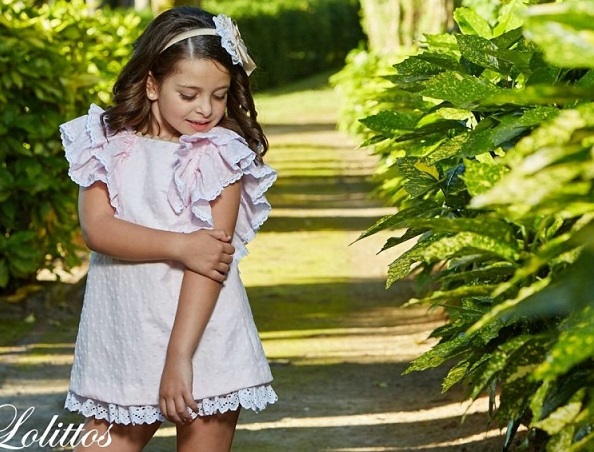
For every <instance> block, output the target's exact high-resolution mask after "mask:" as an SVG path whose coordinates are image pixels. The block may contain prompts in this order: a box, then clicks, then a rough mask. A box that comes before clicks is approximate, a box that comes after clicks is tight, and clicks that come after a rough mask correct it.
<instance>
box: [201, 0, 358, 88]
mask: <svg viewBox="0 0 594 452" xmlns="http://www.w3.org/2000/svg"><path fill="white" fill-rule="evenodd" d="M203 7H204V8H205V9H207V10H208V11H211V12H213V13H219V12H222V13H223V14H226V15H228V16H230V17H232V18H233V19H234V20H236V21H237V22H238V24H239V29H240V30H241V34H242V37H243V39H244V41H245V42H246V44H247V45H248V48H249V50H250V53H251V54H252V55H253V57H254V60H255V61H256V64H257V65H258V66H259V69H258V70H257V71H256V72H254V74H253V78H254V79H253V82H254V84H255V86H256V88H257V89H258V90H264V89H267V88H272V87H277V86H280V85H282V84H285V83H288V82H291V81H294V80H299V79H302V78H304V77H306V76H308V75H313V74H317V73H320V72H323V71H327V70H329V69H334V68H337V67H342V66H343V65H344V60H345V57H346V55H347V54H348V53H349V51H350V50H351V49H353V48H356V47H357V46H358V45H359V43H360V42H361V41H362V40H364V38H365V36H364V34H363V31H362V28H361V24H360V19H359V8H360V6H359V2H358V1H355V0H275V1H271V2H253V1H249V0H235V1H226V2H224V3H222V4H221V2H218V1H214V0H212V1H208V0H207V1H204V2H203Z"/></svg>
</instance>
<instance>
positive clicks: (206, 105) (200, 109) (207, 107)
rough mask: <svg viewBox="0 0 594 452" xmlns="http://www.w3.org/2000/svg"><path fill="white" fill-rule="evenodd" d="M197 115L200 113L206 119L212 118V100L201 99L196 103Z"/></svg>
mask: <svg viewBox="0 0 594 452" xmlns="http://www.w3.org/2000/svg"><path fill="white" fill-rule="evenodd" d="M195 111H196V113H200V114H201V115H202V116H204V117H208V116H210V114H211V113H212V105H211V103H210V99H204V98H200V99H199V100H198V102H197V103H196V108H195Z"/></svg>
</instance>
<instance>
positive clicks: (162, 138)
mask: <svg viewBox="0 0 594 452" xmlns="http://www.w3.org/2000/svg"><path fill="white" fill-rule="evenodd" d="M136 135H138V136H139V137H144V138H150V139H151V140H159V141H169V142H172V143H177V142H179V137H178V136H159V135H153V134H151V133H145V132H141V131H137V132H136Z"/></svg>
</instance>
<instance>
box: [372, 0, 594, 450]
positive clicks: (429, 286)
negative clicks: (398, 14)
mask: <svg viewBox="0 0 594 452" xmlns="http://www.w3.org/2000/svg"><path fill="white" fill-rule="evenodd" d="M526 3H527V2H522V1H520V0H511V1H509V2H506V6H505V8H502V9H501V10H500V11H499V17H498V20H497V21H495V22H494V23H489V22H488V21H487V20H485V19H484V18H482V17H481V16H480V15H479V14H477V13H476V12H475V11H473V10H472V9H468V8H459V9H457V10H456V11H455V19H456V22H457V24H458V27H459V30H460V31H459V32H457V33H455V34H442V35H431V36H427V37H426V43H425V46H424V48H423V49H422V51H420V52H419V53H417V54H415V55H411V56H409V57H408V58H406V59H404V60H403V61H401V62H399V63H397V64H396V65H395V66H394V68H395V73H394V74H393V75H389V76H387V78H386V79H387V80H388V81H389V82H390V84H391V85H390V87H389V88H387V89H386V90H385V91H384V92H381V93H378V94H377V95H376V98H381V99H382V100H383V104H382V108H381V109H380V111H372V114H371V115H369V116H367V117H366V118H365V119H363V120H362V123H363V124H364V125H365V126H366V127H367V129H368V131H367V132H366V135H365V138H366V140H365V143H364V145H365V146H371V147H372V148H373V150H374V152H375V153H376V154H377V155H378V156H379V157H380V158H381V161H382V177H384V178H385V181H386V182H385V184H384V185H383V191H384V193H385V195H386V196H387V197H388V198H389V199H391V200H392V201H393V202H394V204H395V206H397V207H398V212H397V213H396V214H394V215H391V216H388V217H385V218H383V219H382V220H380V221H379V222H378V223H377V224H375V225H374V226H372V227H371V228H370V229H369V230H368V231H367V232H366V233H364V234H363V235H362V236H361V238H363V237H367V236H369V235H371V234H373V233H375V232H378V231H380V230H385V229H392V228H393V229H404V230H405V232H404V233H403V234H402V235H400V236H396V237H393V238H391V239H389V240H388V242H387V243H386V244H385V246H384V248H383V250H382V251H387V250H389V249H390V248H391V247H393V246H395V245H397V244H400V243H402V242H405V241H409V240H410V241H412V242H413V243H412V246H411V248H410V249H409V250H408V251H406V252H405V253H403V254H402V255H400V256H399V257H398V258H397V259H396V260H395V261H394V262H393V263H392V264H391V265H390V268H389V272H388V281H387V284H388V285H390V284H392V283H393V282H394V281H396V280H399V279H402V278H406V277H409V276H414V277H415V279H416V281H417V282H418V286H419V287H418V289H419V292H418V298H417V299H416V300H412V303H415V302H416V303H420V302H423V303H429V304H430V305H432V306H435V307H442V308H444V309H445V310H446V312H447V314H448V320H447V323H446V324H445V325H443V326H442V327H440V328H438V329H437V330H435V331H434V332H433V334H432V335H433V336H434V337H439V338H440V341H439V343H438V344H437V345H436V346H435V347H433V348H432V349H431V350H430V351H428V352H427V353H425V354H424V355H422V356H420V357H419V358H418V359H416V360H415V361H414V362H413V363H412V364H411V365H410V367H409V368H408V370H407V372H412V371H421V370H425V369H429V368H432V367H436V366H441V365H444V364H446V363H447V364H448V365H450V364H451V363H453V367H451V369H450V371H449V373H448V375H447V377H446V378H445V379H444V381H443V390H444V391H445V390H447V389H449V388H450V387H451V386H453V385H455V384H457V383H462V382H463V383H466V384H467V385H468V388H469V396H470V397H471V398H476V397H478V396H480V395H481V394H483V393H484V392H488V393H489V394H490V397H491V403H492V406H493V408H494V412H493V415H494V418H495V419H496V420H498V421H499V422H500V423H501V425H505V424H506V425H507V426H508V434H507V436H506V440H505V446H504V450H507V449H508V448H509V447H510V444H511V443H512V440H513V439H514V435H515V432H516V430H517V428H518V426H519V425H521V424H525V425H527V426H528V427H529V432H530V433H529V434H528V435H526V438H525V443H524V447H529V446H532V447H534V448H536V449H537V450H545V449H546V450H548V451H573V450H584V449H585V448H587V447H592V444H594V433H592V427H593V424H594V412H593V410H594V397H593V396H594V392H593V390H592V387H593V383H594V381H592V380H593V378H594V377H593V375H594V359H593V358H594V347H593V346H592V343H593V342H594V329H593V327H592V325H594V322H593V321H594V301H593V299H592V295H591V294H592V293H594V292H593V289H594V285H593V283H592V278H591V275H590V272H591V270H590V269H591V268H592V265H593V263H594V241H593V240H592V236H593V235H592V231H593V230H594V221H593V219H594V203H593V202H592V199H593V179H594V153H593V150H594V148H593V144H594V134H593V131H594V102H593V101H594V69H590V68H594V59H593V58H592V57H591V56H590V55H591V48H592V45H591V42H592V41H591V39H592V38H591V36H592V27H593V24H594V8H593V7H592V4H591V3H589V2H579V1H573V0H572V1H569V0H568V1H565V2H562V3H556V4H542V5H533V6H530V5H528V4H526ZM551 36H554V39H551ZM390 99H394V100H395V101H394V102H393V103H392V104H391V105H389V100H390ZM374 108H375V107H374ZM376 110H377V109H376ZM496 394H498V396H497V397H496Z"/></svg>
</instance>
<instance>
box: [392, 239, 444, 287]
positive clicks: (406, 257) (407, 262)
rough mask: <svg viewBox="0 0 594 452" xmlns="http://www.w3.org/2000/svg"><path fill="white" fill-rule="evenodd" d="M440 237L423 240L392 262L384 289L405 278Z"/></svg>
mask: <svg viewBox="0 0 594 452" xmlns="http://www.w3.org/2000/svg"><path fill="white" fill-rule="evenodd" d="M440 237H441V236H440V235H437V234H436V235H431V236H429V237H426V238H423V239H422V240H419V241H418V242H417V243H415V244H414V245H413V246H412V247H411V248H410V249H408V250H407V251H405V252H404V253H402V254H401V255H400V256H399V257H398V258H397V259H396V260H394V261H393V262H392V263H391V264H390V265H389V267H388V278H387V281H386V287H390V286H391V285H392V284H394V282H396V281H398V280H399V279H402V278H404V277H405V276H407V275H408V274H409V273H410V272H411V269H412V267H413V266H414V265H415V264H419V263H420V262H422V261H423V255H424V253H425V249H426V248H427V247H429V246H430V245H431V244H432V243H433V242H434V241H437V240H439V239H440Z"/></svg>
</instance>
